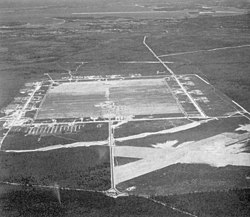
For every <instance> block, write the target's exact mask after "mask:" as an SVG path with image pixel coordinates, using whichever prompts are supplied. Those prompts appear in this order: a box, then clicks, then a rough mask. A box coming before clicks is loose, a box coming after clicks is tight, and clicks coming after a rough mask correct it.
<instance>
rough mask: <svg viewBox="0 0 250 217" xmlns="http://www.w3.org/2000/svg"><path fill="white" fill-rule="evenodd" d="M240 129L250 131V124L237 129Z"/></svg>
mask: <svg viewBox="0 0 250 217" xmlns="http://www.w3.org/2000/svg"><path fill="white" fill-rule="evenodd" d="M239 130H243V131H247V132H250V124H245V125H240V127H238V128H237V129H236V130H235V131H239Z"/></svg>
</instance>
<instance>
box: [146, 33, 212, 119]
mask: <svg viewBox="0 0 250 217" xmlns="http://www.w3.org/2000/svg"><path fill="white" fill-rule="evenodd" d="M146 39H147V36H144V39H143V44H144V45H145V46H146V47H147V48H148V50H149V51H150V52H151V53H152V54H153V55H154V57H155V58H156V59H157V60H159V62H160V63H161V64H162V65H163V66H164V67H165V68H166V69H167V70H168V71H169V72H170V74H171V75H172V76H173V77H174V79H175V80H176V82H177V83H178V85H179V86H180V87H181V89H182V90H183V92H184V93H185V94H186V95H187V96H188V98H189V100H190V101H191V102H192V103H193V105H194V106H195V108H196V109H197V110H198V111H199V113H200V114H201V116H202V117H204V118H205V117H207V116H206V115H205V114H204V112H203V111H202V110H201V108H200V107H199V106H198V104H197V103H196V102H195V100H194V99H193V98H192V97H191V96H190V94H189V93H188V92H187V90H186V89H185V88H184V87H183V85H182V84H181V82H180V81H179V80H178V78H177V76H176V75H175V73H174V72H173V71H172V70H171V69H170V68H169V67H168V66H167V65H166V64H165V63H164V62H163V61H162V60H161V59H160V58H159V57H158V56H157V55H156V53H155V52H154V51H153V50H152V49H151V48H150V47H149V46H148V45H147V43H146Z"/></svg>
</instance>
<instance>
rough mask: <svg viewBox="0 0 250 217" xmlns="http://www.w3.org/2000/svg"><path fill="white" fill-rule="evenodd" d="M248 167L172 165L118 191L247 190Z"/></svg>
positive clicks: (142, 193)
mask: <svg viewBox="0 0 250 217" xmlns="http://www.w3.org/2000/svg"><path fill="white" fill-rule="evenodd" d="M249 176H250V170H249V167H238V166H226V167H219V168H216V167H212V166H210V165H206V164H180V163H178V164H174V165H171V166H168V167H166V168H163V169H160V170H158V171H154V172H151V173H148V174H146V175H143V176H140V177H137V178H134V179H132V180H129V181H126V182H123V183H120V184H118V189H119V190H125V189H126V188H128V187H131V186H136V189H135V190H134V191H133V192H129V194H133V195H144V194H146V195H162V196H166V195H169V194H184V193H190V192H193V193H195V192H199V191H201V192H209V191H220V190H227V189H235V188H249V187H250V180H249V179H247V177H249Z"/></svg>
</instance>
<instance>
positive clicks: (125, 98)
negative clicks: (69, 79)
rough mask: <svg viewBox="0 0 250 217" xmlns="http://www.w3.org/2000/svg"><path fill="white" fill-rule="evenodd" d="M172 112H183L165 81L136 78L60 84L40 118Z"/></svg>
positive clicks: (123, 115) (102, 116)
mask: <svg viewBox="0 0 250 217" xmlns="http://www.w3.org/2000/svg"><path fill="white" fill-rule="evenodd" d="M110 113H111V114H110ZM168 113H170V114H171V113H181V111H180V109H179V107H178V105H177V102H176V100H175V99H174V98H173V96H172V95H171V92H170V90H169V89H168V87H167V85H166V83H165V80H164V79H141V80H140V79H136V80H122V81H121V80H120V81H99V82H98V81H97V82H74V83H63V84H60V85H59V86H57V87H54V88H53V89H51V90H50V91H49V93H48V95H47V97H46V100H45V102H44V103H43V105H42V106H41V108H40V110H39V112H38V116H37V119H46V118H76V117H94V118H99V117H101V118H108V117H115V116H116V117H119V116H120V117H124V118H126V117H128V116H135V115H153V114H168Z"/></svg>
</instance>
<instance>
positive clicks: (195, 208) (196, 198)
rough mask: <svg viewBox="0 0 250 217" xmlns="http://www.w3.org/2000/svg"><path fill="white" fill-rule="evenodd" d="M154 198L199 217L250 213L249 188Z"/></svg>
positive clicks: (242, 215)
mask: <svg viewBox="0 0 250 217" xmlns="http://www.w3.org/2000/svg"><path fill="white" fill-rule="evenodd" d="M154 199H156V200H159V201H162V202H164V203H166V204H167V205H169V206H174V207H177V208H179V209H182V210H185V211H187V212H190V213H192V214H194V215H197V216H199V217H207V216H209V217H235V216H237V217H247V216H249V213H250V206H249V204H250V190H249V189H244V190H237V189H235V190H229V191H224V192H222V191H217V192H204V193H193V194H183V195H173V196H167V197H161V196H160V197H155V198H154Z"/></svg>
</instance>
